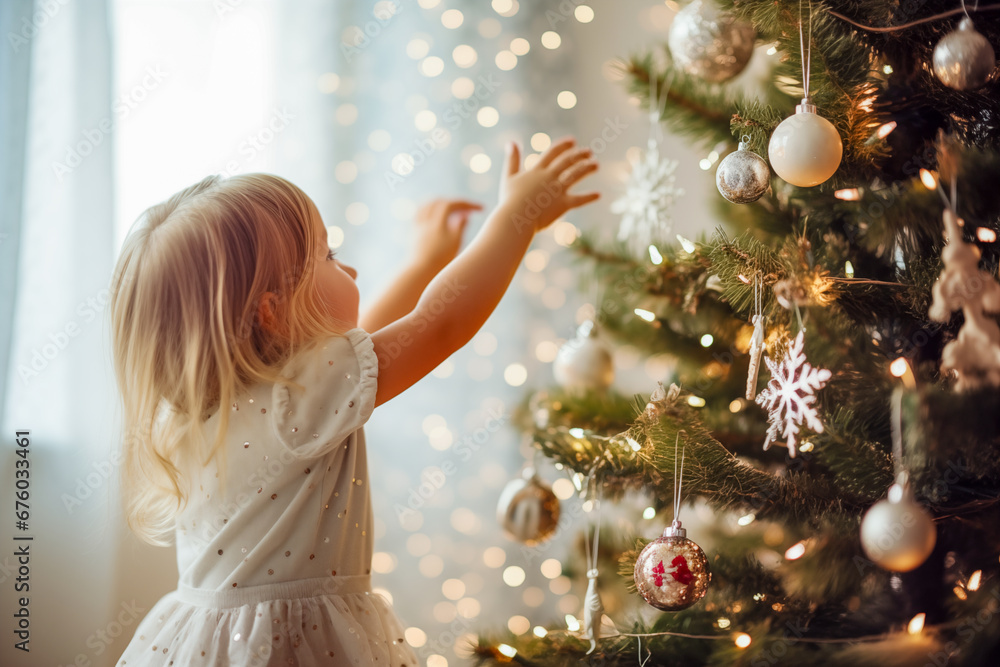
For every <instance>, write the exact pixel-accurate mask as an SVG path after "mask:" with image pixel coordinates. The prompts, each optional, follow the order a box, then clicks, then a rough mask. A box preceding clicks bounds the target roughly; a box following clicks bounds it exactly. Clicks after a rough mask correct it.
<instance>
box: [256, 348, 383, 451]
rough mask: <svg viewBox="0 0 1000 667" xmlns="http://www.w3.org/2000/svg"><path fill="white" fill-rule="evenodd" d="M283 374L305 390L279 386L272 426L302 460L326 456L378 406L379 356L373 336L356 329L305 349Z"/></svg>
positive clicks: (274, 395)
mask: <svg viewBox="0 0 1000 667" xmlns="http://www.w3.org/2000/svg"><path fill="white" fill-rule="evenodd" d="M282 375H283V376H284V377H286V378H289V379H291V380H294V381H295V382H297V383H298V384H300V385H302V386H303V387H304V389H298V388H296V387H286V386H284V385H282V384H280V383H275V385H274V388H273V389H272V392H271V406H272V411H271V413H272V422H271V423H272V426H273V427H274V433H275V435H276V436H277V438H278V440H279V441H280V442H281V443H282V444H283V445H285V446H286V447H288V449H289V450H291V451H292V453H293V454H295V455H296V456H298V457H300V458H313V457H318V456H322V455H323V454H325V453H326V452H328V451H329V450H330V449H332V448H333V447H336V446H337V445H339V444H340V443H341V442H343V441H344V439H345V438H347V437H348V436H349V435H350V434H351V433H353V432H354V431H356V430H358V429H359V428H361V427H362V426H363V425H364V423H365V422H366V421H368V418H369V417H370V416H371V413H372V410H373V409H374V408H375V390H376V388H377V382H378V357H376V356H375V348H374V345H373V344H372V339H371V336H369V335H368V333H367V332H366V331H364V330H363V329H351V330H350V331H348V332H346V333H344V334H343V335H342V336H336V337H332V338H329V339H326V340H324V341H320V342H319V343H318V344H316V345H314V346H312V347H309V348H307V349H305V350H303V351H302V352H301V353H299V354H297V355H295V356H294V357H293V358H292V359H291V360H290V361H289V362H288V364H287V365H286V366H285V367H284V369H283V370H282Z"/></svg>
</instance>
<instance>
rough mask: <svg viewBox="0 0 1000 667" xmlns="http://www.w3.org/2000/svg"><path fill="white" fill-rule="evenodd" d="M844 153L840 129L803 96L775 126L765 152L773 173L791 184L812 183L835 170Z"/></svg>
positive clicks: (821, 181)
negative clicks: (792, 110)
mask: <svg viewBox="0 0 1000 667" xmlns="http://www.w3.org/2000/svg"><path fill="white" fill-rule="evenodd" d="M843 154H844V145H843V143H842V142H841V140H840V133H839V132H837V128H835V127H834V126H833V123H831V122H830V121H828V120H827V119H826V118H823V117H822V116H820V115H819V114H817V113H816V106H815V105H814V104H812V103H810V102H809V98H803V100H802V103H801V104H798V105H796V107H795V113H794V114H793V115H791V116H789V117H788V118H786V119H785V120H783V121H781V123H780V124H779V125H778V127H776V128H775V129H774V133H773V134H771V141H770V143H769V144H768V146H767V156H768V158H769V159H770V161H771V168H772V169H774V173H776V174H777V175H778V176H780V177H781V178H783V179H784V180H785V181H787V182H788V183H791V184H792V185H797V186H799V187H804V188H808V187H812V186H814V185H819V184H820V183H823V182H824V181H826V180H827V179H829V178H830V177H831V176H833V174H834V172H835V171H837V167H839V166H840V159H841V157H843Z"/></svg>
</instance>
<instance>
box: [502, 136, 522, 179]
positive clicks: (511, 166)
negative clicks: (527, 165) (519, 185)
mask: <svg viewBox="0 0 1000 667" xmlns="http://www.w3.org/2000/svg"><path fill="white" fill-rule="evenodd" d="M520 168H521V149H520V147H519V146H518V145H517V142H516V141H510V142H508V143H507V164H506V165H504V173H505V174H507V175H508V176H513V175H514V174H516V173H517V171H518V169H520Z"/></svg>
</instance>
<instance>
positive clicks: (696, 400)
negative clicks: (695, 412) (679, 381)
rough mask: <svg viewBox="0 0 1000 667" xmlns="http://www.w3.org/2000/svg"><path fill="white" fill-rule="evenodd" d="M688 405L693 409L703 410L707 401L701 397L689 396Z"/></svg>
mask: <svg viewBox="0 0 1000 667" xmlns="http://www.w3.org/2000/svg"><path fill="white" fill-rule="evenodd" d="M688 405H690V406H691V407H692V408H703V407H705V399H704V398H702V397H701V396H688Z"/></svg>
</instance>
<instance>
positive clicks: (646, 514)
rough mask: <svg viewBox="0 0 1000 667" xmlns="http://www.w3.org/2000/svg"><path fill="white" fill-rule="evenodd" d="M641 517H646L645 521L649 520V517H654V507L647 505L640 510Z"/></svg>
mask: <svg viewBox="0 0 1000 667" xmlns="http://www.w3.org/2000/svg"><path fill="white" fill-rule="evenodd" d="M642 518H643V519H646V520H647V521H649V520H650V519H655V518H656V508H654V507H647V508H646V509H644V510H643V511H642Z"/></svg>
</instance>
